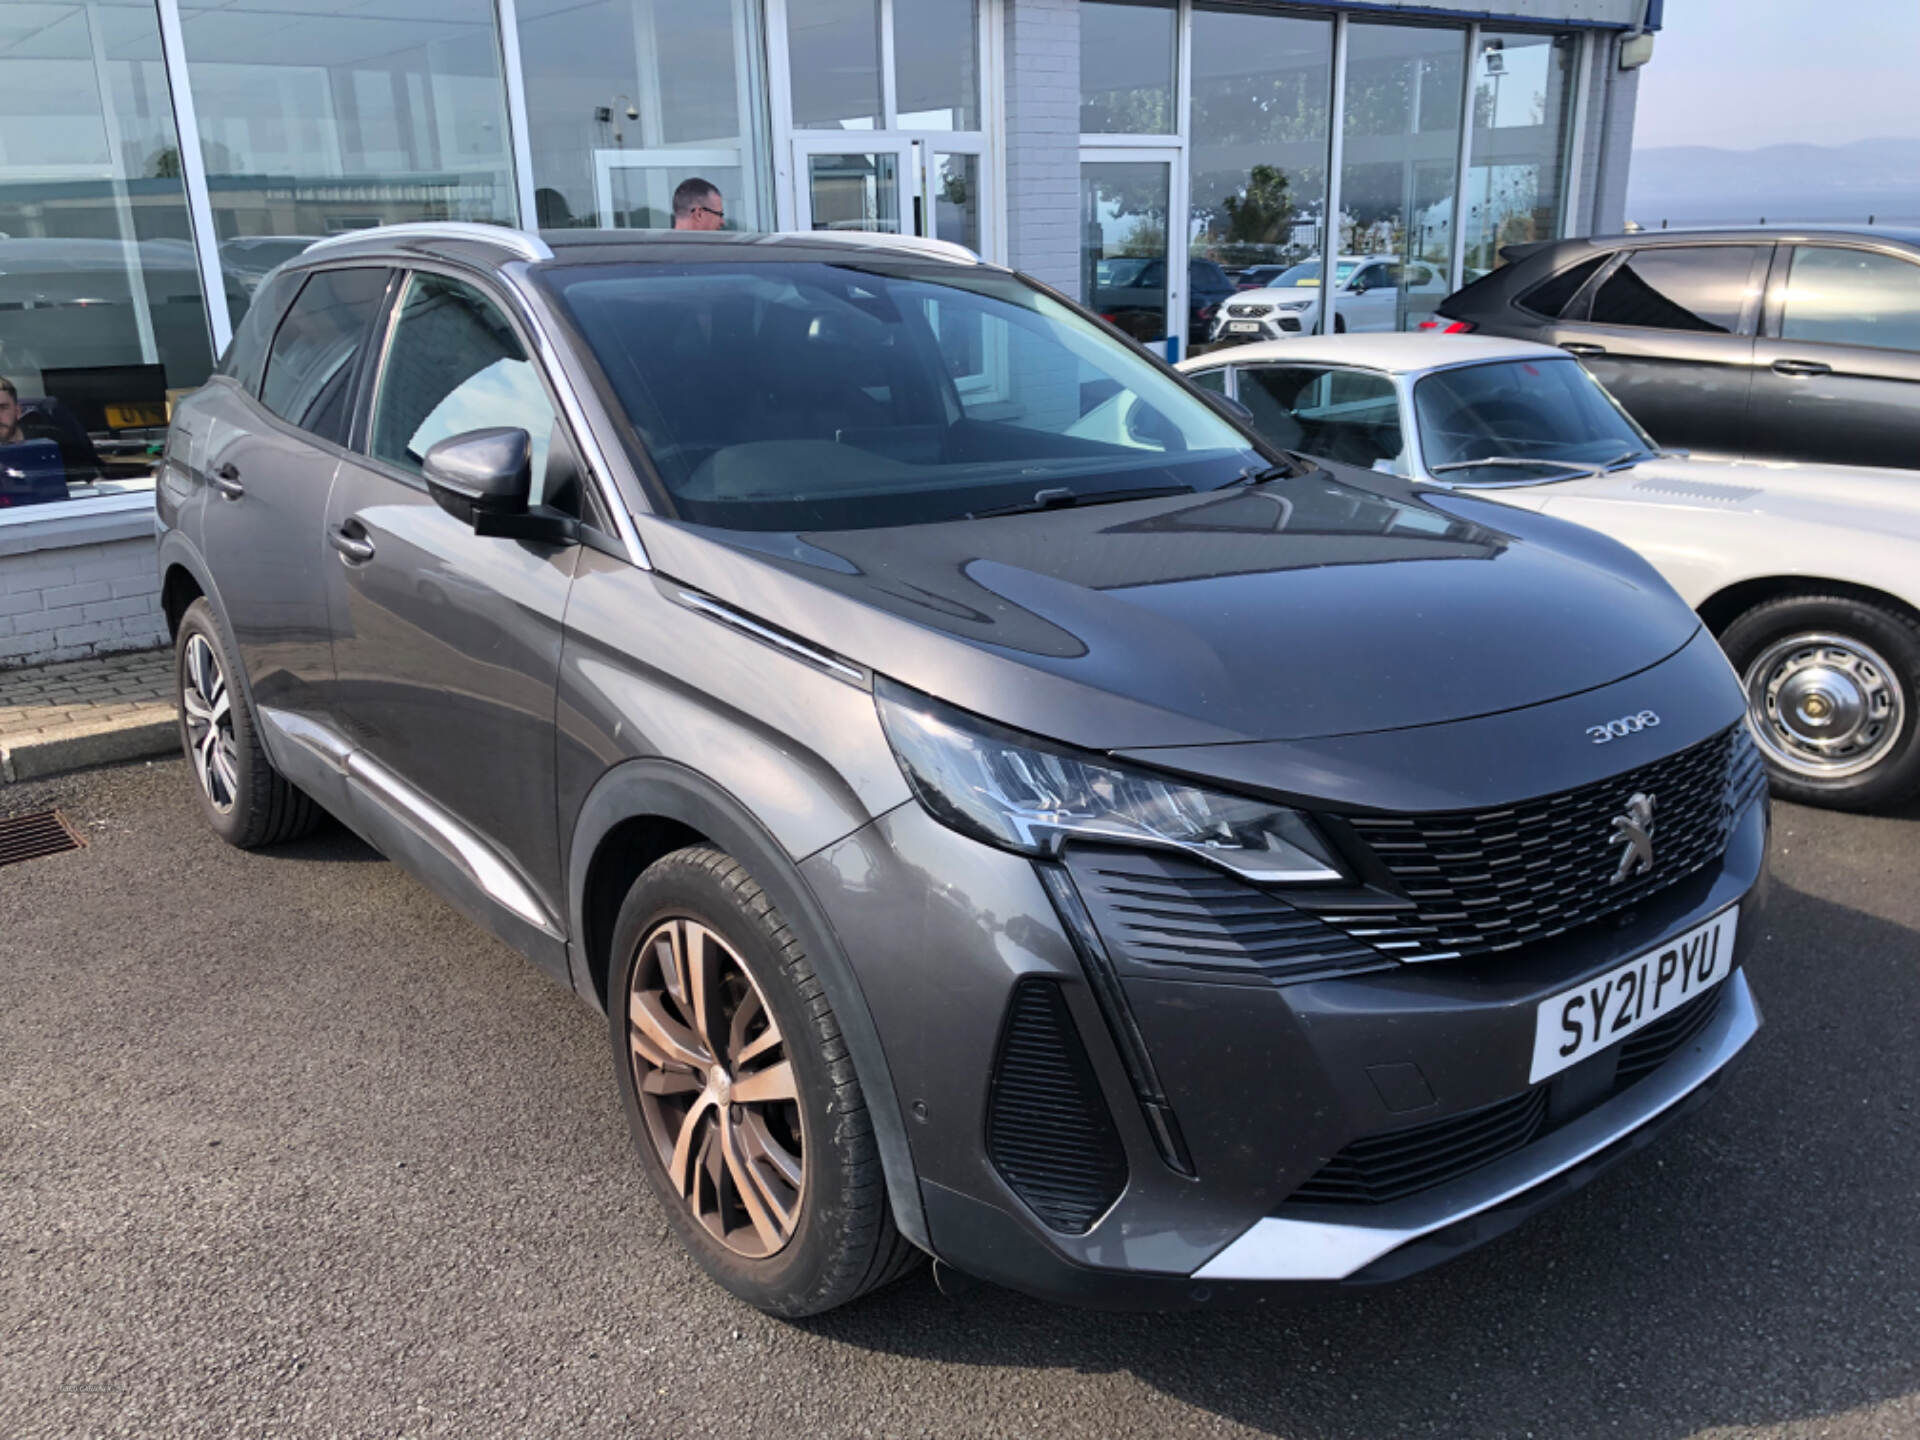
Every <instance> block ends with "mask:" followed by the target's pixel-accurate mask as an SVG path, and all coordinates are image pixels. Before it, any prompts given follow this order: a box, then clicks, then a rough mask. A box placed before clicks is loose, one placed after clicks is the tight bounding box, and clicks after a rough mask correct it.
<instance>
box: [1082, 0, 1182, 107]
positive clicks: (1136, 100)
mask: <svg viewBox="0 0 1920 1440" xmlns="http://www.w3.org/2000/svg"><path fill="white" fill-rule="evenodd" d="M1177 20H1178V14H1177V12H1176V11H1175V10H1174V8H1173V6H1172V5H1171V4H1170V3H1162V4H1157V3H1152V0H1144V3H1132V0H1082V3H1081V5H1080V129H1081V132H1082V133H1084V134H1088V135H1093V134H1101V135H1170V134H1172V133H1173V131H1174V128H1175V126H1174V116H1173V54H1174V33H1175V30H1176V27H1177Z"/></svg>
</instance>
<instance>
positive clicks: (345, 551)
mask: <svg viewBox="0 0 1920 1440" xmlns="http://www.w3.org/2000/svg"><path fill="white" fill-rule="evenodd" d="M327 540H328V541H329V543H331V544H332V546H333V548H334V549H336V550H338V551H339V552H340V556H341V558H342V559H343V560H345V561H346V562H347V563H348V564H349V565H364V564H365V563H366V562H367V561H369V560H371V559H372V558H373V542H372V541H371V540H363V539H361V538H360V537H359V536H358V535H349V534H348V533H347V532H346V531H345V530H330V531H328V532H327Z"/></svg>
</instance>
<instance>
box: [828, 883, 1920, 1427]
mask: <svg viewBox="0 0 1920 1440" xmlns="http://www.w3.org/2000/svg"><path fill="white" fill-rule="evenodd" d="M1759 923H1761V924H1763V926H1764V929H1765V943H1764V944H1763V945H1762V946H1761V947H1760V948H1759V949H1758V951H1757V953H1756V956H1755V958H1754V959H1753V960H1752V961H1751V962H1750V966H1749V968H1750V973H1751V976H1752V980H1753V984H1754V988H1755V990H1756V992H1757V994H1758V996H1759V998H1760V1003H1761V1005H1762V1007H1763V1010H1764V1014H1765V1020H1766V1024H1765V1027H1764V1028H1763V1029H1762V1031H1761V1033H1760V1035H1759V1036H1758V1037H1757V1038H1756V1040H1755V1043H1754V1046H1753V1047H1752V1049H1751V1050H1750V1051H1749V1053H1748V1054H1747V1055H1746V1056H1745V1057H1744V1058H1743V1060H1742V1061H1741V1062H1740V1063H1739V1065H1738V1067H1737V1069H1736V1070H1735V1071H1734V1072H1733V1073H1731V1074H1730V1075H1729V1077H1728V1083H1727V1084H1726V1085H1725V1086H1723V1087H1722V1088H1721V1090H1720V1092H1719V1093H1718V1094H1717V1095H1715V1096H1714V1097H1713V1098H1712V1099H1711V1100H1710V1102H1709V1103H1708V1105H1707V1106H1706V1107H1705V1108H1704V1109H1702V1110H1701V1111H1699V1112H1698V1113H1696V1114H1694V1115H1693V1116H1691V1117H1688V1118H1687V1119H1685V1120H1683V1121H1682V1122H1681V1124H1680V1125H1678V1126H1676V1127H1675V1128H1674V1129H1673V1130H1671V1131H1669V1132H1668V1134H1667V1135H1666V1136H1665V1137H1663V1138H1662V1139H1661V1140H1660V1141H1659V1142H1658V1143H1657V1144H1655V1145H1654V1146H1653V1147H1651V1148H1650V1149H1648V1150H1645V1151H1642V1152H1640V1153H1639V1154H1638V1155H1636V1156H1632V1157H1630V1158H1629V1159H1628V1160H1627V1161H1626V1162H1625V1163H1624V1164H1623V1165H1622V1166H1620V1167H1618V1168H1616V1169H1614V1170H1613V1171H1611V1172H1609V1173H1607V1174H1606V1175H1604V1176H1603V1177H1602V1178H1601V1179H1600V1180H1598V1181H1597V1182H1595V1183H1594V1184H1593V1185H1592V1186H1590V1187H1589V1188H1588V1189H1586V1190H1585V1191H1583V1192H1581V1193H1580V1194H1578V1195H1576V1196H1574V1197H1573V1198H1571V1199H1570V1200H1569V1201H1568V1202H1567V1203H1565V1204H1564V1205H1562V1206H1560V1207H1558V1208H1557V1209H1555V1210H1552V1211H1550V1212H1548V1213H1547V1214H1545V1215H1542V1216H1540V1217H1538V1218H1536V1219H1534V1220H1533V1221H1531V1222H1530V1223H1529V1224H1527V1225H1525V1226H1523V1227H1522V1228H1521V1229H1520V1230H1518V1231H1516V1232H1514V1233H1513V1234H1510V1235H1508V1236H1506V1237H1505V1238H1504V1239H1502V1240H1499V1241H1496V1242H1494V1244H1492V1245H1491V1246H1489V1247H1487V1248H1486V1249H1483V1250H1481V1251H1479V1252H1476V1253H1475V1254H1473V1255H1470V1256H1468V1257H1466V1258H1464V1259H1462V1260H1460V1261H1458V1262H1456V1263H1454V1264H1452V1265H1450V1266H1446V1267H1443V1268H1441V1269H1439V1270H1435V1271H1431V1272H1429V1273H1427V1274H1425V1275H1423V1276H1420V1277H1418V1278H1417V1279H1415V1280H1413V1281H1410V1282H1408V1283H1406V1284H1404V1285H1402V1286H1400V1287H1398V1288H1393V1289H1385V1290H1373V1291H1366V1292H1353V1293H1347V1294H1334V1295H1332V1296H1330V1297H1323V1298H1318V1299H1314V1298H1306V1299H1302V1300H1298V1301H1282V1302H1281V1303H1279V1304H1277V1305H1275V1306H1273V1307H1269V1308H1266V1309H1262V1310H1252V1311H1247V1310H1242V1311H1232V1312H1189V1313H1183V1314H1167V1315H1127V1314H1105V1313H1092V1312H1074V1311H1068V1310H1062V1309H1059V1308H1055V1307H1051V1306H1048V1305H1044V1304H1041V1303H1039V1302H1036V1301H1031V1300H1028V1299H1026V1298H1024V1297H1022V1296H1019V1295H1015V1294H1013V1293H1010V1292H1006V1291H999V1290H991V1289H984V1290H981V1291H978V1292H976V1293H974V1294H973V1295H971V1296H968V1297H965V1298H963V1299H960V1300H957V1301H949V1300H945V1299H943V1298H942V1297H941V1296H939V1295H938V1294H937V1293H936V1292H935V1290H934V1287H933V1285H932V1282H931V1281H930V1280H929V1279H927V1278H926V1277H925V1276H924V1275H922V1276H920V1277H918V1278H916V1279H915V1280H913V1281H910V1282H907V1283H905V1284H902V1285H900V1286H898V1287H896V1288H895V1289H894V1290H893V1291H890V1292H887V1293H885V1294H883V1295H881V1296H878V1297H875V1298H874V1299H872V1300H871V1301H869V1302H867V1303H865V1304H863V1305H860V1306H856V1307H854V1308H852V1309H850V1310H848V1311H843V1312H838V1313H835V1314H832V1315H828V1316H825V1317H823V1318H821V1319H819V1320H816V1321H813V1322H810V1328H812V1329H814V1330H816V1331H817V1332H818V1333H820V1334H822V1335H825V1336H830V1337H833V1338H835V1339H838V1340H840V1341H843V1342H845V1343H848V1344H852V1345H857V1346H862V1347H866V1348H870V1349H872V1350H876V1351H883V1352H887V1353H890V1354H896V1355H904V1356H912V1357H916V1358H922V1359H927V1360H934V1361H938V1362H942V1363H945V1364H960V1365H981V1366H997V1365H1019V1364H1031V1363H1034V1362H1035V1359H1036V1357H1041V1360H1042V1363H1051V1364H1053V1365H1055V1366H1059V1367H1064V1368H1066V1369H1070V1370H1073V1371H1077V1372H1089V1373H1098V1372H1109V1371H1124V1372H1130V1373H1132V1374H1133V1375H1135V1376H1137V1377H1139V1378H1140V1379H1141V1380H1144V1381H1145V1382H1147V1383H1148V1384H1150V1385H1152V1386H1154V1387H1156V1388H1157V1389H1159V1390H1160V1391H1162V1392H1164V1393H1165V1394H1166V1395H1167V1396H1169V1397H1171V1398H1173V1399H1176V1400H1178V1401H1181V1402H1184V1403H1185V1404H1187V1405H1191V1406H1195V1407H1198V1408H1200V1409H1202V1410H1205V1411H1209V1412H1212V1413H1214V1414H1216V1415H1218V1416H1221V1417H1223V1418H1226V1419H1229V1420H1232V1421H1234V1422H1237V1423H1239V1424H1242V1425H1246V1426H1250V1427H1253V1428H1255V1429H1258V1430H1263V1431H1266V1432H1268V1433H1271V1434H1275V1435H1285V1436H1289V1437H1331V1436H1345V1435H1367V1436H1371V1435H1385V1434H1398V1433H1405V1432H1406V1428H1407V1417H1408V1416H1409V1415H1420V1416H1423V1417H1425V1418H1426V1420H1427V1422H1428V1424H1429V1425H1430V1427H1431V1433H1435V1434H1441V1435H1475V1436H1483V1435H1521V1434H1531V1435H1535V1436H1549V1435H1585V1434H1592V1433H1596V1432H1599V1431H1606V1432H1608V1433H1613V1434H1627V1435H1635V1436H1642V1437H1657V1440H1667V1437H1679V1436H1685V1435H1691V1434H1694V1433H1695V1432H1697V1431H1699V1430H1702V1429H1705V1428H1709V1427H1713V1426H1742V1425H1761V1424H1774V1423H1782V1422H1789V1421H1805V1420H1808V1419H1813V1418H1816V1417H1822V1416H1832V1415H1836V1414H1839V1413H1842V1412H1845V1411H1848V1410H1852V1409H1856V1408H1859V1407H1863V1406H1868V1405H1871V1404H1873V1403H1875V1402H1878V1401H1884V1400H1888V1399H1892V1398H1895V1397H1899V1396H1904V1395H1908V1394H1910V1393H1912V1392H1914V1391H1915V1390H1916V1389H1920V1342H1917V1341H1916V1339H1915V1336H1916V1334H1920V1299H1916V1297H1920V1219H1916V1215H1917V1214H1920V1209H1917V1208H1916V1197H1917V1196H1920V1144H1917V1143H1916V1142H1917V1141H1920V1124H1917V1123H1916V1120H1917V1118H1920V1117H1917V1116H1916V1111H1915V1105H1916V1099H1915V1097H1916V1096H1920V1049H1917V1048H1916V1047H1915V1045H1914V1043H1913V1037H1914V1028H1915V1021H1914V1018H1913V1017H1914V1016H1915V1015H1916V1014H1920V935H1916V934H1915V932H1914V931H1912V930H1909V929H1907V928H1905V927H1903V926H1900V925H1896V924H1893V923H1890V922H1888V921H1886V920H1882V919H1878V918H1875V917H1873V916H1870V915H1866V914H1864V913H1862V912H1860V911H1858V910H1854V909H1850V908H1848V907H1845V906H1842V905H1836V904H1833V903H1831V902H1829V901H1826V900H1822V899H1820V898H1817V897H1815V896H1812V895H1809V894H1805V893H1802V892H1799V891H1795V890H1791V889H1788V888H1786V887H1785V886H1777V887H1776V890H1775V893H1774V901H1773V905H1772V908H1771V909H1770V911H1769V912H1767V914H1766V915H1765V916H1764V917H1762V918H1761V919H1760V921H1759ZM1815 1067H1817V1068H1818V1069H1820V1070H1823V1071H1824V1072H1825V1073H1824V1074H1812V1073H1809V1072H1810V1070H1812V1069H1813V1068H1815ZM1814 1094H1817V1095H1819V1096H1820V1097H1822V1098H1821V1099H1820V1101H1818V1102H1817V1103H1816V1102H1813V1101H1811V1100H1810V1099H1809V1098H1808V1097H1809V1096H1810V1095H1814ZM1422 1433H1428V1432H1427V1431H1426V1430H1423V1431H1422Z"/></svg>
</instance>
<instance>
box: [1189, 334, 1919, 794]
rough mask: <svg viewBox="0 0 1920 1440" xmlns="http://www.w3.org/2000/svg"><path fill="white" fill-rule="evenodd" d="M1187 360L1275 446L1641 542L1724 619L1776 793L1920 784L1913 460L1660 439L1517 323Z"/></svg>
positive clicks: (1717, 620) (1892, 790) (1872, 790)
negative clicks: (1473, 492)
mask: <svg viewBox="0 0 1920 1440" xmlns="http://www.w3.org/2000/svg"><path fill="white" fill-rule="evenodd" d="M1183 368H1185V369H1186V370H1187V371H1188V373H1189V374H1190V375H1191V376H1192V377H1193V378H1194V379H1195V380H1196V381H1202V382H1203V383H1205V384H1206V385H1207V386H1208V387H1209V388H1213V389H1218V390H1221V391H1222V392H1224V393H1227V394H1230V395H1232V396H1234V397H1235V398H1237V399H1238V400H1239V402H1240V403H1241V404H1243V405H1245V406H1246V407H1247V408H1248V409H1249V410H1251V411H1252V412H1253V414H1254V416H1255V421H1256V424H1257V425H1258V427H1259V428H1260V430H1261V431H1262V432H1263V433H1264V434H1265V435H1266V436H1267V437H1268V438H1269V439H1271V440H1272V441H1273V442H1274V443H1275V444H1278V445H1280V446H1282V447H1284V448H1287V449H1295V450H1300V451H1303V452H1305V453H1307V454H1311V455H1325V456H1330V457H1333V458H1336V459H1342V460H1347V461H1350V462H1352V463H1355V464H1366V465H1371V466H1374V467H1375V468H1380V469H1388V470H1391V471H1393V472H1394V473H1396V474H1401V475H1409V476H1412V477H1414V478H1416V479H1422V480H1431V481H1434V482H1437V483H1440V484H1446V485H1452V486H1456V487H1461V488H1474V489H1478V490H1485V491H1488V492H1492V493H1497V498H1499V499H1500V500H1502V501H1505V502H1506V503H1508V504H1511V505H1522V506H1526V507H1527V508H1529V509H1533V510H1539V511H1543V512H1545V513H1548V514H1552V515H1556V516H1560V517H1563V518H1566V519H1569V520H1577V521H1579V522H1580V523H1582V524H1585V525H1591V526H1593V527H1594V528H1595V529H1598V530H1601V531H1603V532H1604V533H1606V534H1608V535H1611V536H1613V537H1614V538H1615V539H1617V540H1620V541H1623V542H1624V543H1626V544H1628V545H1631V546H1633V548H1634V549H1636V550H1638V551H1639V552H1640V553H1641V554H1643V555H1644V556H1646V557H1647V559H1649V560H1650V561H1652V562H1653V563H1654V564H1655V565H1656V566H1658V567H1659V569H1660V571H1661V573H1662V574H1663V575H1665V576H1666V577H1667V579H1668V580H1669V581H1671V582H1672V584H1673V585H1674V586H1675V588H1677V589H1678V590H1679V591H1680V593H1681V595H1682V596H1683V597H1684V598H1685V599H1686V601H1687V602H1688V603H1689V604H1690V605H1692V606H1694V607H1695V609H1697V610H1698V611H1699V613H1700V615H1701V617H1702V618H1703V619H1704V620H1705V621H1706V622H1707V624H1708V626H1709V627H1710V628H1711V629H1712V630H1713V631H1714V633H1715V634H1717V635H1718V636H1719V638H1720V641H1721V644H1722V645H1723V647H1724V648H1725V649H1726V652H1727V655H1728V657H1729V658H1730V659H1731V660H1732V661H1733V664H1734V667H1735V668H1736V669H1737V670H1738V671H1739V672H1740V675H1741V679H1742V682H1743V684H1744V685H1745V687H1746V693H1747V706H1748V725H1749V726H1750V727H1751V729H1752V731H1753V733H1754V735H1755V736H1756V737H1757V738H1758V740H1759V741H1760V747H1761V750H1762V752H1763V753H1764V754H1765V756H1766V758H1767V761H1768V764H1769V766H1770V767H1771V769H1772V772H1773V780H1774V785H1775V788H1776V789H1777V790H1778V792H1779V793H1781V794H1783V795H1787V796H1790V797H1791V798H1793V799H1795V800H1800V801H1804V802H1807V803H1809V804H1817V805H1834V806H1841V807H1845V808H1855V809H1859V808H1867V807H1878V806H1884V805H1889V804H1893V803H1896V802H1898V801H1900V800H1902V799H1905V798H1906V797H1908V796H1911V795H1912V794H1914V793H1915V792H1916V791H1920V498H1917V497H1916V495H1915V492H1914V488H1913V480H1912V479H1911V478H1910V477H1909V476H1907V475H1906V474H1903V473H1901V472H1898V471H1891V470H1869V469H1851V468H1845V467H1841V466H1832V465H1802V464H1789V463H1778V462H1776V463H1759V462H1751V461H1729V460H1710V459H1704V458H1698V457H1688V456H1685V455H1678V454H1672V453H1666V452H1662V451H1660V450H1659V449H1658V448H1657V447H1656V445H1655V444H1654V442H1653V441H1652V440H1651V439H1650V438H1649V437H1648V436H1647V434H1646V432H1645V431H1643V430H1642V429H1641V428H1640V427H1639V426H1638V425H1637V424H1635V423H1634V422H1633V421H1632V420H1631V419H1630V418H1629V417H1628V416H1627V415H1626V413H1625V412H1624V411H1623V410H1622V409H1621V408H1620V407H1619V406H1618V405H1616V404H1615V403H1614V401H1613V399H1612V397H1610V396H1609V395H1608V394H1607V392H1606V391H1605V390H1604V389H1602V388H1601V387H1600V386H1599V385H1598V384H1597V383H1595V381H1594V380H1593V378H1592V376H1590V375H1589V374H1588V373H1587V372H1586V371H1585V370H1584V369H1582V368H1581V367H1580V365H1579V364H1577V363H1576V362H1575V361H1574V360H1573V359H1572V358H1571V357H1569V356H1567V355H1566V354H1565V353H1564V352H1562V351H1559V350H1555V349H1551V348H1548V347H1545V346H1540V345H1532V344H1528V343H1526V342H1524V341H1514V340H1499V339H1493V338H1484V337H1478V336H1460V337H1458V338H1457V339H1445V340H1442V339H1438V338H1435V337H1431V336H1421V335H1412V336H1378V337H1375V336H1366V337H1359V336H1355V337H1353V338H1350V339H1341V338H1338V337H1335V338H1332V339H1327V338H1315V339H1310V340H1302V341H1297V342H1296V341H1288V342H1286V343H1285V344H1281V345H1274V346H1262V347H1259V348H1258V349H1254V350H1246V349H1236V350H1234V351H1231V352H1229V353H1228V354H1226V355H1220V354H1215V355H1209V356H1206V357H1204V358H1202V359H1199V360H1195V361H1190V362H1188V363H1187V364H1186V365H1185V366H1184V367H1183ZM1308 402H1311V403H1308Z"/></svg>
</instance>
